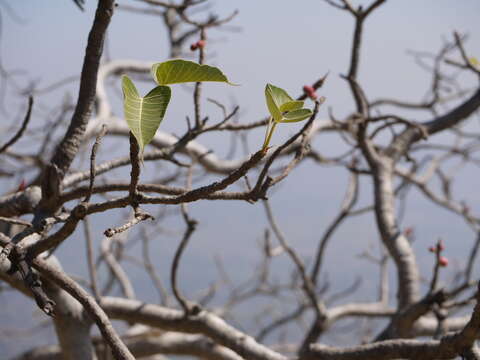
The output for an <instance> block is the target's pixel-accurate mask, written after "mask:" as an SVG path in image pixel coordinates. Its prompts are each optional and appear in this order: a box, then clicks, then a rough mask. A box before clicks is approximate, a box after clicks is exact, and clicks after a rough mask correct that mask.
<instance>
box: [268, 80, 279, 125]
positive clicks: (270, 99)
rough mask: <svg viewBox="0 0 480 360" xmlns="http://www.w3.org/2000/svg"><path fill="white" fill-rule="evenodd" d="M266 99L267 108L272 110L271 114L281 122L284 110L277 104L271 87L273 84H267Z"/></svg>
mask: <svg viewBox="0 0 480 360" xmlns="http://www.w3.org/2000/svg"><path fill="white" fill-rule="evenodd" d="M265 101H266V103H267V108H268V111H270V115H272V118H273V120H274V121H276V122H279V121H281V120H282V112H281V111H280V109H279V108H278V106H277V104H276V103H275V100H274V98H273V93H272V89H271V85H269V84H267V86H266V87H265Z"/></svg>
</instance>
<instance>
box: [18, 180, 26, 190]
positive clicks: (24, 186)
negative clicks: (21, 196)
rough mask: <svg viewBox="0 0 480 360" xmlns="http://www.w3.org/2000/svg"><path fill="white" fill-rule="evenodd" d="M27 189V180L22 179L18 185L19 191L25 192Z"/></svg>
mask: <svg viewBox="0 0 480 360" xmlns="http://www.w3.org/2000/svg"><path fill="white" fill-rule="evenodd" d="M26 187H27V182H26V181H25V179H22V181H21V182H20V184H18V189H17V191H23V190H25V188H26Z"/></svg>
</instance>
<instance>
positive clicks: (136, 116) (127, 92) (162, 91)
mask: <svg viewBox="0 0 480 360" xmlns="http://www.w3.org/2000/svg"><path fill="white" fill-rule="evenodd" d="M122 90H123V96H124V104H123V109H124V112H125V119H126V120H127V124H128V127H129V128H130V131H131V132H132V133H133V135H134V136H135V138H136V139H137V142H138V145H139V147H140V150H141V151H142V152H143V149H144V148H145V145H147V144H148V143H149V142H150V141H152V139H153V136H154V135H155V132H156V131H157V129H158V126H159V125H160V122H161V121H162V120H163V117H164V115H165V111H166V110H167V106H168V103H169V101H170V96H171V90H170V88H169V87H168V86H157V87H155V88H154V89H152V90H151V91H150V92H149V93H148V94H147V95H145V97H140V95H139V94H138V91H137V88H136V87H135V85H134V84H133V82H132V81H131V80H130V79H129V78H128V76H126V75H124V76H123V77H122Z"/></svg>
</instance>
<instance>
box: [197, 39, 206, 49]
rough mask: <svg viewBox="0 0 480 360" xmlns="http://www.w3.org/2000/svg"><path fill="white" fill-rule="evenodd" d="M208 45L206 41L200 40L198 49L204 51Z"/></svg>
mask: <svg viewBox="0 0 480 360" xmlns="http://www.w3.org/2000/svg"><path fill="white" fill-rule="evenodd" d="M206 44H207V42H206V41H205V40H198V42H197V47H198V48H199V49H203V48H204V47H205V45H206Z"/></svg>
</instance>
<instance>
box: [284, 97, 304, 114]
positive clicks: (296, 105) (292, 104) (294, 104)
mask: <svg viewBox="0 0 480 360" xmlns="http://www.w3.org/2000/svg"><path fill="white" fill-rule="evenodd" d="M301 108H303V101H300V100H295V101H289V102H286V103H284V104H283V105H282V106H280V111H281V112H282V113H284V112H285V111H293V110H298V109H301Z"/></svg>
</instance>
